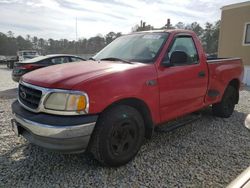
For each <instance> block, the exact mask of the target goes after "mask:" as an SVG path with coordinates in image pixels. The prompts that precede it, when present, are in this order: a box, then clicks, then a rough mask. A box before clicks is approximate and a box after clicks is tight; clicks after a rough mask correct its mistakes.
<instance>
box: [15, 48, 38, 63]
mask: <svg viewBox="0 0 250 188" xmlns="http://www.w3.org/2000/svg"><path fill="white" fill-rule="evenodd" d="M38 56H39V54H38V52H37V51H36V50H21V51H18V52H17V57H18V61H19V62H22V61H24V60H27V59H32V58H35V57H38Z"/></svg>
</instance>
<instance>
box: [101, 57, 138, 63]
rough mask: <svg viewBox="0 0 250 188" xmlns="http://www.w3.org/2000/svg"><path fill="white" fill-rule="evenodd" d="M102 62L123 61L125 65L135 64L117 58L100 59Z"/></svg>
mask: <svg viewBox="0 0 250 188" xmlns="http://www.w3.org/2000/svg"><path fill="white" fill-rule="evenodd" d="M100 60H101V61H105V60H107V61H121V62H124V63H129V64H133V63H131V62H130V61H127V60H125V59H120V58H117V57H106V58H103V59H100Z"/></svg>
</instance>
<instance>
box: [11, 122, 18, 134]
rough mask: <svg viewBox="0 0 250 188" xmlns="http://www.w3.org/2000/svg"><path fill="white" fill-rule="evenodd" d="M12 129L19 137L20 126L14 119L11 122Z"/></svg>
mask: <svg viewBox="0 0 250 188" xmlns="http://www.w3.org/2000/svg"><path fill="white" fill-rule="evenodd" d="M11 128H12V131H13V132H14V133H15V135H17V136H19V132H20V131H19V126H18V124H17V122H16V120H14V119H12V120H11Z"/></svg>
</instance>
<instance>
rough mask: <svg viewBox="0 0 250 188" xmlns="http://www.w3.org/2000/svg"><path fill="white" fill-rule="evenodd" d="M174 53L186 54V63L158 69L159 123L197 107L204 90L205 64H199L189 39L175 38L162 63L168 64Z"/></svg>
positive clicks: (196, 53)
mask: <svg viewBox="0 0 250 188" xmlns="http://www.w3.org/2000/svg"><path fill="white" fill-rule="evenodd" d="M177 50H178V51H184V52H185V53H186V54H187V55H188V60H187V62H186V63H181V64H178V63H176V64H174V65H172V66H170V67H161V68H160V71H159V72H158V74H159V75H158V76H159V88H160V113H161V120H162V122H164V121H168V120H170V119H172V118H176V117H178V116H180V115H184V114H186V113H189V112H193V111H195V110H197V109H199V108H201V107H202V106H203V102H204V96H205V94H206V90H207V82H208V73H207V72H206V71H207V68H206V64H205V63H201V62H200V61H199V55H198V52H197V50H196V47H195V43H194V40H193V38H192V36H189V35H188V36H185V35H184V36H177V37H175V38H174V39H173V42H172V45H171V46H170V48H169V49H168V50H167V53H166V54H165V58H164V60H165V61H169V59H170V56H171V54H172V53H173V52H174V51H177ZM201 73H203V74H201ZM201 75H202V76H201Z"/></svg>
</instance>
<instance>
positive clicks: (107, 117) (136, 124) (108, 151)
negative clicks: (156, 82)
mask: <svg viewBox="0 0 250 188" xmlns="http://www.w3.org/2000/svg"><path fill="white" fill-rule="evenodd" d="M144 136H145V128H144V123H143V119H142V117H141V115H140V113H139V112H138V111H137V110H136V109H134V108H133V107H130V106H127V105H120V106H115V107H112V108H111V109H109V110H107V111H105V112H104V113H103V114H101V116H100V118H99V120H98V122H97V125H96V127H95V130H94V133H93V135H92V138H91V142H90V151H91V152H92V153H93V155H94V157H95V158H96V159H97V160H98V161H99V162H101V163H102V164H104V165H108V166H120V165H123V164H126V163H127V162H129V161H130V160H131V159H132V158H133V157H134V156H135V155H136V154H137V152H138V151H139V149H140V147H141V145H142V143H143V141H144Z"/></svg>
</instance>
